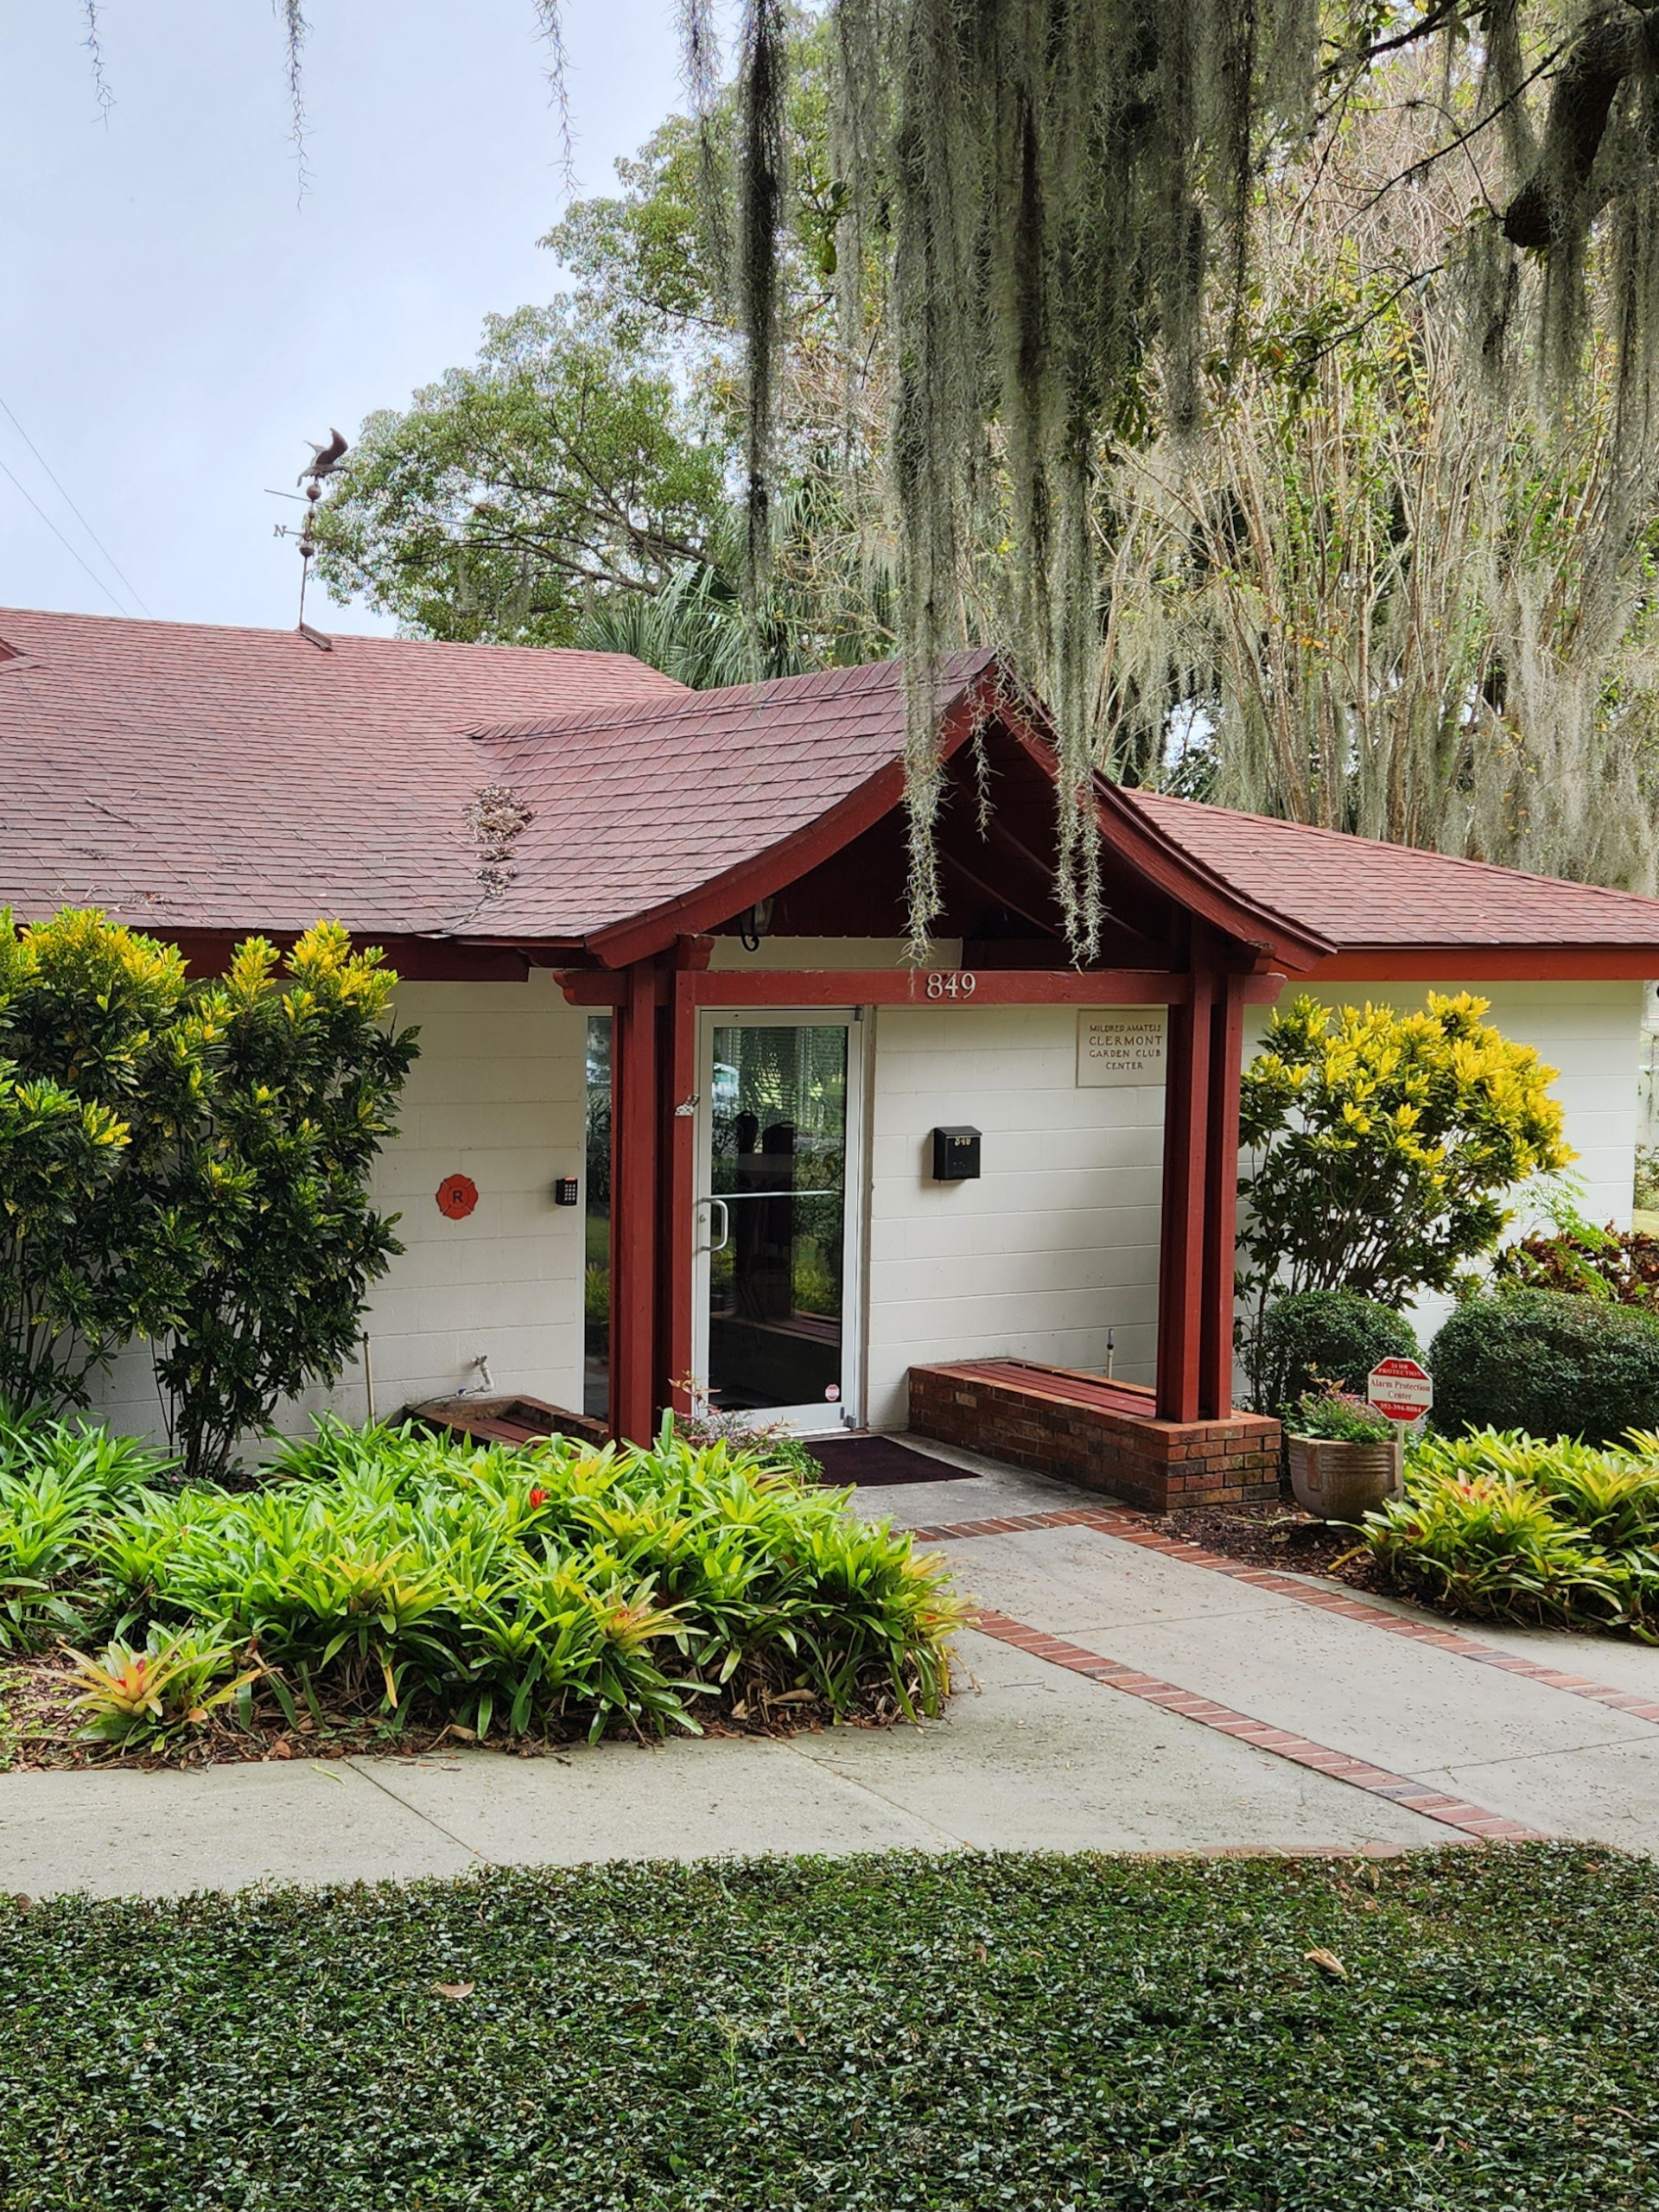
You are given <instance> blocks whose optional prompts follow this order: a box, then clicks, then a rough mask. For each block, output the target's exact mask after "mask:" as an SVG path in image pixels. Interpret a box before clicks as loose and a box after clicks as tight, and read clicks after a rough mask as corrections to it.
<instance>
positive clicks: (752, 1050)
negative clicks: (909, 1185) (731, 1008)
mask: <svg viewBox="0 0 1659 2212" xmlns="http://www.w3.org/2000/svg"><path fill="white" fill-rule="evenodd" d="M862 1034H863V1032H862V1029H861V1025H860V1024H859V1023H858V1022H857V1021H855V1020H853V1019H852V1017H851V1016H850V1015H849V1014H814V1015H813V1016H812V1017H811V1018H810V1020H802V1019H801V1017H800V1016H799V1014H769V1013H768V1014H759V1013H755V1014H750V1013H747V1012H746V1013H743V1014H706V1015H705V1016H704V1017H703V1031H702V1039H701V1040H700V1041H701V1045H702V1080H701V1082H700V1084H699V1086H698V1109H697V1113H698V1128H697V1191H698V1194H699V1195H698V1199H697V1221H696V1282H695V1284H694V1287H693V1290H694V1294H693V1319H694V1326H695V1341H696V1377H695V1379H696V1384H697V1388H698V1392H699V1395H702V1396H704V1397H706V1399H707V1401H708V1402H709V1405H710V1406H711V1407H712V1408H715V1409H717V1410H719V1411H721V1412H733V1413H735V1412H753V1413H755V1414H762V1415H764V1416H765V1418H766V1420H768V1421H786V1422H787V1423H788V1424H789V1425H790V1426H791V1427H793V1428H795V1429H797V1430H798V1431H800V1432H802V1433H811V1432H812V1431H814V1430H818V1431H823V1430H825V1429H834V1428H839V1427H842V1426H843V1425H844V1424H845V1423H846V1422H848V1421H853V1420H855V1419H856V1418H857V1411H856V1408H855V1406H854V1404H853V1398H854V1395H855V1376H856V1372H857V1368H856V1358H855V1355H856V1350H857V1347H856V1344H855V1341H854V1339H855V1320H856V1313H857V1300H856V1286H857V1280H858V1275H857V1268H856V1264H855V1251H854V1245H855V1238H856V1230H857V1207H856V1205H855V1202H854V1195H853V1194H855V1192H857V1190H858V1189H859V1187H860V1184H859V1169H858V1158H857V1155H858V1144H859V1139H860V1136H861V1126H860V1123H861V1116H860V1114H859V1112H858V1110H857V1109H858V1105H859V1103H860V1101H861V1098H862V1095H863V1094H862V1085H861V1066H860V1058H859V1046H860V1043H861V1039H862Z"/></svg>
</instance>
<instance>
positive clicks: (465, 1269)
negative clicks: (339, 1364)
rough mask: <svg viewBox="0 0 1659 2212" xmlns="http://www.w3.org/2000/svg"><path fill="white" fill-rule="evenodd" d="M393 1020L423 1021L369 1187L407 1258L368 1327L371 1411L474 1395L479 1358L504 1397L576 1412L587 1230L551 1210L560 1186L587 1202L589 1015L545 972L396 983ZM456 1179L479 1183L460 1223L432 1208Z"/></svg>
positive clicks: (572, 1210)
mask: <svg viewBox="0 0 1659 2212" xmlns="http://www.w3.org/2000/svg"><path fill="white" fill-rule="evenodd" d="M397 1020H399V1022H414V1023H416V1024H418V1026H419V1028H420V1032H421V1057H420V1058H419V1059H418V1060H416V1063H415V1067H414V1070H413V1072H412V1073H411V1075H410V1080H409V1084H408V1087H407V1089H406V1090H405V1091H404V1110H403V1115H402V1134H401V1135H399V1136H398V1137H397V1140H396V1141H395V1142H394V1143H392V1144H390V1145H388V1146H387V1147H386V1149H385V1152H384V1153H383V1154H382V1155H381V1159H380V1163H379V1167H378V1172H377V1173H376V1176H375V1186H374V1187H375V1200H376V1203H377V1204H378V1205H381V1206H383V1207H385V1209H386V1210H387V1211H390V1212H394V1213H397V1212H401V1214H402V1215H403V1219H402V1221H401V1222H400V1223H399V1224H398V1227H397V1235H398V1236H399V1238H400V1239H401V1240H402V1242H403V1243H404V1246H405V1247H406V1249H405V1251H404V1255H403V1257H402V1258H401V1259H398V1260H395V1261H394V1262H392V1267H391V1273H390V1274H388V1275H387V1276H386V1277H385V1279H384V1280H383V1281H381V1282H380V1283H379V1284H378V1285H377V1287H376V1289H375V1292H374V1296H373V1301H372V1305H371V1306H370V1309H369V1313H368V1316H367V1319H366V1322H365V1327H366V1329H367V1331H368V1334H369V1338H370V1343H371V1347H372V1357H373V1363H374V1388H375V1400H376V1406H377V1409H378V1411H379V1412H380V1413H381V1414H387V1413H391V1412H394V1411H395V1410H396V1409H397V1407H399V1406H401V1405H403V1404H404V1403H405V1402H408V1401H410V1400H411V1399H421V1398H432V1397H439V1396H443V1395H448V1394H449V1393H451V1392H453V1391H455V1390H460V1389H475V1388H477V1387H478V1386H479V1383H480V1374H479V1370H478V1368H477V1365H476V1362H477V1360H478V1358H479V1357H480V1354H482V1355H484V1356H486V1357H487V1358H488V1360H489V1363H490V1374H491V1377H492V1380H493V1384H494V1388H495V1389H496V1390H497V1391H498V1392H505V1391H512V1390H523V1391H527V1392H529V1393H531V1395H534V1396H536V1397H538V1398H550V1399H551V1400H552V1402H554V1404H556V1405H563V1406H569V1407H574V1408H576V1409H577V1410H578V1411H580V1409H581V1406H582V1278H583V1262H584V1249H583V1226H582V1225H583V1210H582V1207H581V1206H579V1205H578V1206H556V1205H554V1203H553V1185H554V1182H555V1180H556V1179H557V1178H558V1177H560V1176H562V1175H575V1176H577V1177H578V1178H582V1196H583V1198H586V1195H587V1192H586V1184H585V1176H584V1163H583V1153H584V1133H585V1118H586V1110H587V1034H588V1033H587V1015H586V1014H585V1012H584V1011H583V1010H582V1008H581V1007H573V1006H570V1005H569V1004H567V1003H566V1001H565V999H564V996H563V993H562V992H561V991H560V989H559V987H558V985H557V984H556V982H555V981H554V980H553V977H552V976H551V975H550V974H549V973H548V972H547V971H546V970H544V969H538V970H533V971H532V972H531V976H530V977H529V980H528V981H527V982H522V983H409V984H405V985H404V987H403V988H401V989H400V990H399V992H398V994H397ZM454 1174H460V1175H470V1176H471V1178H472V1179H473V1180H474V1183H476V1184H477V1185H478V1205H477V1208H476V1210H475V1211H474V1212H473V1213H472V1214H470V1215H468V1216H467V1218H466V1219H465V1220H462V1221H450V1220H448V1219H447V1218H446V1217H445V1216H444V1215H443V1214H442V1213H440V1212H439V1211H438V1206H437V1199H436V1192H437V1189H438V1185H439V1184H440V1183H442V1180H443V1179H444V1178H445V1176H446V1175H454ZM341 1410H342V1412H346V1411H348V1410H349V1408H346V1407H345V1406H343V1405H342V1407H341Z"/></svg>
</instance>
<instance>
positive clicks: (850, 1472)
mask: <svg viewBox="0 0 1659 2212" xmlns="http://www.w3.org/2000/svg"><path fill="white" fill-rule="evenodd" d="M805 1444H806V1448H807V1450H808V1451H809V1452H810V1453H811V1454H812V1457H813V1458H814V1459H816V1460H817V1462H818V1463H819V1465H821V1466H822V1467H823V1475H824V1480H825V1481H826V1482H831V1483H857V1484H859V1485H860V1486H861V1487H862V1486H863V1485H865V1484H869V1485H871V1486H874V1485H875V1484H878V1483H961V1482H976V1481H977V1480H978V1477H977V1476H976V1475H970V1474H969V1471H968V1470H967V1469H966V1468H965V1467H951V1466H947V1465H946V1464H945V1462H944V1460H943V1459H932V1458H931V1457H930V1456H929V1454H928V1453H927V1452H912V1450H911V1448H910V1446H908V1445H907V1444H901V1443H900V1442H899V1440H898V1438H897V1437H896V1436H831V1437H826V1438H825V1439H824V1440H823V1441H822V1442H820V1441H819V1440H818V1439H817V1437H814V1436H809V1437H807V1438H806V1439H805Z"/></svg>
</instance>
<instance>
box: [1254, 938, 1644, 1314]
mask: <svg viewBox="0 0 1659 2212" xmlns="http://www.w3.org/2000/svg"><path fill="white" fill-rule="evenodd" d="M1645 988H1646V987H1645V985H1643V984H1642V983H1639V982H1599V983H1481V982H1469V983H1457V982H1452V983H1326V984H1322V985H1317V986H1314V985H1308V984H1301V985H1297V986H1293V987H1292V988H1291V989H1289V990H1288V991H1287V992H1286V994H1285V995H1284V996H1283V998H1282V999H1281V1001H1280V1005H1281V1006H1288V1005H1289V1004H1290V1002H1291V1001H1292V1000H1293V999H1294V998H1296V997H1298V996H1299V995H1303V994H1306V995H1311V996H1312V997H1314V998H1317V999H1321V1000H1323V1001H1325V1004H1326V1005H1328V1006H1364V1005H1366V1004H1367V1003H1369V1004H1370V1005H1373V1006H1391V1007H1395V1008H1396V1009H1397V1010H1398V1011H1400V1012H1402V1013H1406V1012H1411V1011H1414V1010H1416V1009H1417V1008H1419V1007H1422V1006H1424V1005H1425V1004H1426V1003H1427V998H1428V994H1429V993H1430V992H1431V991H1439V992H1441V993H1444V994H1445V995H1447V996H1451V995H1455V994H1456V993H1457V992H1459V991H1464V990H1467V991H1472V992H1473V993H1474V994H1475V995H1476V996H1477V997H1478V998H1483V999H1486V1000H1488V1001H1490V1006H1489V1009H1488V1011H1487V1013H1486V1014H1485V1015H1484V1017H1483V1018H1484V1020H1487V1021H1489V1022H1491V1023H1492V1024H1493V1025H1494V1027H1497V1029H1499V1030H1500V1031H1501V1032H1502V1033H1503V1035H1504V1036H1505V1037H1509V1038H1512V1039H1514V1040H1515V1041H1516V1043H1517V1044H1521V1045H1530V1046H1533V1047H1534V1049H1535V1051H1536V1052H1537V1053H1538V1055H1539V1057H1540V1058H1541V1059H1542V1060H1543V1061H1544V1062H1545V1064H1546V1065H1548V1066H1549V1067H1553V1068H1554V1069H1556V1070H1557V1071H1558V1072H1557V1075H1556V1078H1555V1081H1554V1084H1552V1086H1551V1088H1552V1090H1553V1091H1554V1096H1556V1097H1557V1098H1558V1099H1560V1103H1561V1105H1562V1107H1563V1109H1565V1115H1566V1123H1567V1142H1568V1144H1570V1145H1571V1146H1572V1147H1573V1150H1574V1151H1575V1152H1576V1153H1577V1154H1578V1155H1579V1156H1578V1158H1577V1159H1576V1160H1574V1161H1573V1164H1572V1166H1571V1167H1570V1169H1569V1170H1568V1173H1570V1174H1573V1175H1574V1176H1577V1177H1578V1178H1579V1179H1580V1181H1581V1182H1582V1183H1583V1184H1584V1185H1585V1186H1586V1195H1585V1197H1584V1198H1583V1199H1582V1200H1581V1201H1580V1210H1581V1211H1583V1213H1584V1214H1585V1215H1586V1217H1587V1218H1588V1219H1589V1220H1591V1221H1593V1222H1597V1223H1602V1222H1608V1221H1611V1223H1612V1224H1613V1225H1614V1226H1615V1228H1618V1229H1628V1228H1629V1227H1630V1201H1631V1192H1632V1184H1633V1181H1634V1176H1635V1165H1636V1137H1637V1107H1638V1096H1637V1066H1638V1058H1639V1053H1640V1046H1641V1030H1642V1008H1643V993H1644V991H1645ZM1269 1012H1270V1009H1269V1008H1268V1007H1249V1008H1248V1009H1247V1011H1246V1016H1245V1032H1244V1058H1245V1059H1246V1060H1249V1058H1251V1057H1252V1056H1253V1054H1254V1053H1255V1051H1256V1049H1257V1047H1258V1046H1259V1045H1260V1044H1261V1041H1262V1033H1263V1031H1264V1030H1265V1029H1266V1027H1267V1025H1268V1015H1269ZM1535 1217H1536V1209H1535V1208H1532V1207H1529V1205H1528V1203H1527V1193H1526V1192H1525V1189H1524V1187H1523V1188H1522V1189H1521V1190H1519V1191H1517V1192H1516V1200H1515V1220H1514V1222H1513V1223H1512V1224H1511V1225H1510V1229H1509V1230H1506V1231H1505V1236H1506V1237H1514V1236H1523V1235H1525V1234H1526V1232H1527V1230H1529V1228H1530V1227H1532V1226H1533V1224H1534V1221H1535ZM1451 1303H1452V1301H1451V1300H1449V1299H1446V1298H1441V1297H1438V1296H1437V1297H1433V1298H1427V1299H1424V1300H1422V1301H1421V1305H1420V1306H1417V1307H1415V1308H1414V1309H1413V1313H1412V1317H1411V1318H1412V1319H1413V1322H1414V1326H1415V1327H1416V1329H1417V1332H1418V1335H1419V1337H1420V1338H1421V1340H1422V1342H1423V1344H1425V1345H1426V1344H1427V1342H1428V1340H1429V1338H1431V1337H1432V1336H1433V1333H1434V1331H1435V1330H1436V1329H1437V1328H1438V1327H1439V1326H1440V1323H1441V1321H1442V1320H1443V1319H1445V1318H1446V1314H1447V1313H1449V1312H1450V1310H1451Z"/></svg>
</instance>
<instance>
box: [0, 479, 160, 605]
mask: <svg viewBox="0 0 1659 2212" xmlns="http://www.w3.org/2000/svg"><path fill="white" fill-rule="evenodd" d="M0 471H3V472H4V474H6V475H7V476H10V478H11V481H12V482H13V483H14V484H15V485H16V486H17V489H18V490H19V491H20V492H21V493H22V495H23V497H24V498H25V499H27V500H28V501H29V505H30V506H31V507H33V508H34V510H35V513H36V514H37V515H39V517H40V518H41V521H42V522H43V523H44V524H46V526H47V528H48V530H49V531H51V533H52V535H53V537H55V538H56V539H57V541H58V543H59V544H60V545H61V546H62V547H63V549H64V550H65V551H66V552H67V553H73V554H74V557H75V559H76V560H77V561H79V563H80V565H81V567H82V568H83V569H86V573H87V575H89V576H90V577H91V578H92V582H94V583H95V584H96V585H97V586H98V588H99V591H101V592H102V593H103V594H104V596H105V599H107V600H108V601H109V602H110V605H111V607H113V608H114V609H115V611H116V613H118V614H124V613H126V611H127V610H126V608H125V607H123V606H122V604H121V602H120V601H119V600H118V598H117V597H116V595H115V594H114V593H113V592H112V591H111V589H110V588H109V586H108V584H106V583H105V581H104V579H103V577H102V576H100V575H99V573H98V570H97V569H95V568H93V566H92V563H91V562H90V561H87V560H86V559H84V558H83V557H82V556H81V555H80V554H79V553H78V552H76V551H75V548H74V547H73V545H71V544H70V543H69V540H68V539H67V537H65V536H64V534H63V532H62V531H60V529H59V528H58V525H57V524H56V523H54V521H53V519H52V518H51V516H50V515H49V514H48V512H46V509H45V508H44V507H43V506H42V505H41V503H40V501H39V500H38V499H36V498H35V494H34V493H32V492H31V491H30V490H29V486H27V485H26V484H23V483H21V482H19V480H18V479H17V478H16V476H15V475H13V474H12V472H11V470H10V468H7V467H6V464H5V462H4V461H0ZM134 596H135V597H137V594H136V593H135V594H134ZM139 605H140V606H143V601H142V600H140V601H139Z"/></svg>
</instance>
